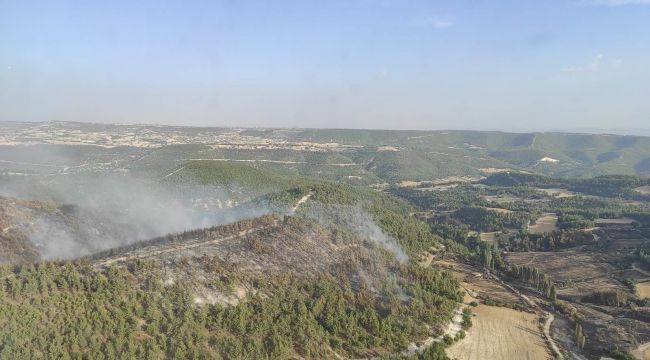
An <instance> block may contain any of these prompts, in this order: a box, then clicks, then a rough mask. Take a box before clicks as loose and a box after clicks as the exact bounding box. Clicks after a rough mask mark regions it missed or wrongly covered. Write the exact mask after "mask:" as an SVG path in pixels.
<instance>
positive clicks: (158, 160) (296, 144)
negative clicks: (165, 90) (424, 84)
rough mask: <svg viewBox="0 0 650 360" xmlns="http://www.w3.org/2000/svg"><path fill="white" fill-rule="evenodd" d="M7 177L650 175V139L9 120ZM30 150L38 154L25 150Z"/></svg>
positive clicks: (4, 159) (5, 129)
mask: <svg viewBox="0 0 650 360" xmlns="http://www.w3.org/2000/svg"><path fill="white" fill-rule="evenodd" d="M0 130H2V135H0V173H2V172H3V171H4V172H5V173H10V172H21V173H24V172H25V171H27V173H28V174H31V173H33V172H38V173H49V174H52V173H71V172H83V171H87V172H90V171H95V170H97V167H99V165H97V164H98V161H101V164H102V165H101V166H102V168H101V169H100V170H102V171H105V170H107V169H109V170H110V169H113V170H115V171H128V172H131V173H137V174H140V175H143V176H154V177H155V176H167V175H169V174H170V173H171V172H173V171H174V170H177V169H179V168H180V166H182V164H183V163H186V162H187V161H193V160H197V159H200V160H206V161H220V162H229V163H244V164H247V165H250V166H252V167H255V168H257V169H267V170H273V171H274V172H276V173H279V174H285V175H300V176H308V177H315V178H319V179H327V180H334V181H344V182H347V183H349V184H353V185H371V184H380V183H384V182H387V183H397V182H400V181H404V180H411V181H423V180H432V179H441V178H445V177H449V176H459V175H471V176H481V175H486V174H490V173H493V172H495V171H502V170H520V171H527V172H532V173H537V174H543V175H549V176H554V177H593V176H599V175H609V174H623V175H643V176H647V175H650V137H645V136H633V135H629V136H625V135H611V134H587V133H561V132H538V133H508V132H497V131H460V130H453V131H452V130H449V131H393V130H348V129H235V128H191V127H169V126H152V125H128V126H127V125H106V124H85V123H60V122H53V123H33V124H23V125H22V126H17V125H16V124H14V123H0ZM26 144H30V146H29V147H26V146H21V145H26Z"/></svg>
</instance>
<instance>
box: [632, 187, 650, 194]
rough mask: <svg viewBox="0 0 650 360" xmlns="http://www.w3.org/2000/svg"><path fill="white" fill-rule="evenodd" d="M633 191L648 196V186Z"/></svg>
mask: <svg viewBox="0 0 650 360" xmlns="http://www.w3.org/2000/svg"><path fill="white" fill-rule="evenodd" d="M634 190H635V191H636V192H640V193H641V194H643V195H650V186H640V187H638V188H636V189H634Z"/></svg>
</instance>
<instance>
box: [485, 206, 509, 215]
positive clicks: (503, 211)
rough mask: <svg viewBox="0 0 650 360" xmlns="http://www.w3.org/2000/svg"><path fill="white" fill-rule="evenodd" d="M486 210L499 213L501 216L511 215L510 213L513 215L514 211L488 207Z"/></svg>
mask: <svg viewBox="0 0 650 360" xmlns="http://www.w3.org/2000/svg"><path fill="white" fill-rule="evenodd" d="M485 209H486V210H490V211H494V212H498V213H499V214H510V213H512V210H508V209H502V208H496V207H486V208H485Z"/></svg>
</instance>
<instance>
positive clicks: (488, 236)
mask: <svg viewBox="0 0 650 360" xmlns="http://www.w3.org/2000/svg"><path fill="white" fill-rule="evenodd" d="M496 238H497V233H496V232H494V231H493V232H482V233H481V241H487V242H489V243H494V241H495V240H496Z"/></svg>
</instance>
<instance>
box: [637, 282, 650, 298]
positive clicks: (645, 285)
mask: <svg viewBox="0 0 650 360" xmlns="http://www.w3.org/2000/svg"><path fill="white" fill-rule="evenodd" d="M635 287H636V294H637V295H638V296H639V297H640V298H648V299H650V282H641V283H637V284H636V285H635Z"/></svg>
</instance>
